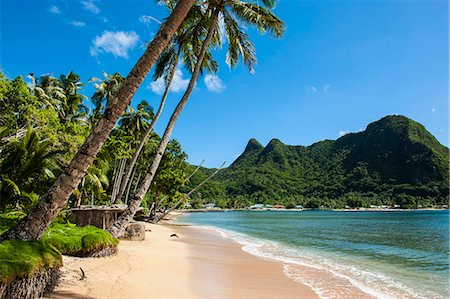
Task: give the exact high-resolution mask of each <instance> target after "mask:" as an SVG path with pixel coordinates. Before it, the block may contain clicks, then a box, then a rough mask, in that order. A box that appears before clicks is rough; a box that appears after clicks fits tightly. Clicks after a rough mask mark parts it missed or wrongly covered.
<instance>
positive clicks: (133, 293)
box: [48, 216, 319, 299]
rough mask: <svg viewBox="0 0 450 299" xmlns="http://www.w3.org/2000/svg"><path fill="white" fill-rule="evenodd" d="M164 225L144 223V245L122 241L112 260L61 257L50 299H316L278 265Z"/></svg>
mask: <svg viewBox="0 0 450 299" xmlns="http://www.w3.org/2000/svg"><path fill="white" fill-rule="evenodd" d="M172 217H173V216H172ZM172 217H170V218H172ZM164 222H165V223H163V224H156V225H155V224H146V230H147V231H146V239H145V240H144V241H126V240H122V241H121V242H120V244H119V248H118V253H117V254H116V255H115V256H111V257H105V258H76V257H69V256H64V266H63V268H62V278H61V281H60V283H59V285H58V286H57V287H56V289H55V292H54V293H53V294H52V295H50V296H49V297H48V298H53V299H63V298H224V299H225V298H261V299H265V298H267V299H269V298H286V299H288V298H307V299H309V298H311V299H313V298H319V297H318V296H317V294H315V293H314V291H313V290H312V289H311V288H310V287H308V286H306V285H303V284H300V283H297V282H295V281H294V280H292V279H290V278H288V277H287V276H285V274H284V273H283V271H284V269H283V266H282V265H281V264H279V263H276V262H273V261H266V260H263V259H260V258H258V257H255V256H254V255H251V254H249V253H247V252H245V251H243V250H241V246H240V245H239V244H238V243H235V242H233V241H232V240H228V239H226V238H223V237H221V236H220V235H217V234H215V233H213V232H211V231H205V230H202V229H198V228H197V227H195V226H185V225H177V224H172V223H170V222H172V221H169V223H168V222H167V221H164ZM174 233H175V234H176V235H177V236H178V238H177V237H171V235H172V234H174ZM81 269H83V272H84V273H85V276H84V277H83V276H82V274H81V273H82V272H81ZM82 277H83V278H82Z"/></svg>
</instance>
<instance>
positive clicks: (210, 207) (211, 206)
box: [203, 203, 216, 210]
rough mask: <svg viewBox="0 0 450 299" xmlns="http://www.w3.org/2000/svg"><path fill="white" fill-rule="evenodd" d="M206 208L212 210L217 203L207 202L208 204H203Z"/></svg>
mask: <svg viewBox="0 0 450 299" xmlns="http://www.w3.org/2000/svg"><path fill="white" fill-rule="evenodd" d="M203 207H204V208H205V209H207V210H212V209H215V208H216V205H215V204H213V203H207V204H206V205H204V206H203Z"/></svg>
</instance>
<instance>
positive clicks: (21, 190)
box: [0, 128, 59, 207]
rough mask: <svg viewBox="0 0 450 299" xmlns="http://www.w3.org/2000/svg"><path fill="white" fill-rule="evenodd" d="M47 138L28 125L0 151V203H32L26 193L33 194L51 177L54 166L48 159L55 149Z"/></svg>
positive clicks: (26, 204)
mask: <svg viewBox="0 0 450 299" xmlns="http://www.w3.org/2000/svg"><path fill="white" fill-rule="evenodd" d="M51 147H52V145H51V143H50V142H49V141H45V140H41V139H40V138H39V135H38V134H37V133H36V131H35V130H32V129H30V128H28V130H27V131H26V133H25V135H24V136H23V138H22V139H20V140H14V141H12V142H10V143H9V144H8V145H7V146H6V147H5V149H4V150H3V151H2V156H3V159H2V160H1V161H0V173H1V175H0V185H1V188H0V198H1V203H0V206H3V207H4V205H5V204H6V203H10V204H16V205H18V204H22V203H25V206H26V207H29V206H31V205H32V204H34V203H36V202H33V201H32V200H31V202H30V199H33V200H34V199H35V198H36V197H37V196H32V197H30V194H32V193H34V194H37V193H38V192H39V191H40V190H42V188H43V187H44V188H45V186H46V185H47V186H48V182H49V179H53V178H54V177H55V176H54V171H55V170H57V169H58V166H57V165H55V164H54V163H52V160H53V158H54V156H56V155H57V154H59V152H58V151H54V150H52V149H51Z"/></svg>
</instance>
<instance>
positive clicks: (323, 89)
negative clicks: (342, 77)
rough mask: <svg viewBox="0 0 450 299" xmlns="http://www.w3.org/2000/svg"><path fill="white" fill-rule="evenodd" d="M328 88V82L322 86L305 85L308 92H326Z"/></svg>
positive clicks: (329, 86)
mask: <svg viewBox="0 0 450 299" xmlns="http://www.w3.org/2000/svg"><path fill="white" fill-rule="evenodd" d="M330 88H331V85H330V84H325V85H323V86H322V87H320V86H315V85H306V91H307V92H309V93H326V92H327V91H328V90H330Z"/></svg>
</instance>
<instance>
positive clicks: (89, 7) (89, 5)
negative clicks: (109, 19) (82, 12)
mask: <svg viewBox="0 0 450 299" xmlns="http://www.w3.org/2000/svg"><path fill="white" fill-rule="evenodd" d="M81 4H83V8H84V9H86V10H89V11H90V12H92V13H95V14H98V13H100V8H98V7H97V5H95V4H94V3H93V2H92V1H81Z"/></svg>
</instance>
